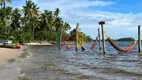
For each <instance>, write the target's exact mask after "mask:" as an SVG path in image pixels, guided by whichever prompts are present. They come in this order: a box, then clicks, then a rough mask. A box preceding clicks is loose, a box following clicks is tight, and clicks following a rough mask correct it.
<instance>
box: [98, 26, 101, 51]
mask: <svg viewBox="0 0 142 80" xmlns="http://www.w3.org/2000/svg"><path fill="white" fill-rule="evenodd" d="M98 37H99V49H100V50H101V39H100V38H101V36H100V29H99V28H98Z"/></svg>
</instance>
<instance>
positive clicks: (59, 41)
mask: <svg viewBox="0 0 142 80" xmlns="http://www.w3.org/2000/svg"><path fill="white" fill-rule="evenodd" d="M58 48H59V50H61V29H60V28H59V29H58Z"/></svg>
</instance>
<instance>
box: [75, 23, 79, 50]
mask: <svg viewBox="0 0 142 80" xmlns="http://www.w3.org/2000/svg"><path fill="white" fill-rule="evenodd" d="M78 27H79V24H78V23H77V24H76V46H75V48H76V52H78V49H77V47H78Z"/></svg>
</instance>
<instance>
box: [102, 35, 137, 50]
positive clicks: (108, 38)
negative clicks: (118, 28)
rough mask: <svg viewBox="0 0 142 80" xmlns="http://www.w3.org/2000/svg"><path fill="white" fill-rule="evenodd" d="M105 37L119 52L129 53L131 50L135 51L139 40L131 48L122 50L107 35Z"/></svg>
mask: <svg viewBox="0 0 142 80" xmlns="http://www.w3.org/2000/svg"><path fill="white" fill-rule="evenodd" d="M104 33H105V32H104ZM105 36H106V38H107V40H108V41H109V43H110V44H111V45H112V46H113V47H114V48H115V49H116V50H118V51H120V52H128V51H130V50H132V49H133V47H134V46H135V45H136V43H137V41H138V39H136V40H135V41H134V42H133V43H132V44H131V45H130V46H128V47H127V48H126V49H125V50H123V49H121V48H120V47H118V46H117V45H116V44H115V43H114V42H113V41H112V39H111V38H110V37H109V36H108V35H107V34H106V33H105Z"/></svg>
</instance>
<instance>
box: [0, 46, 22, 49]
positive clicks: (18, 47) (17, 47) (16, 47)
mask: <svg viewBox="0 0 142 80" xmlns="http://www.w3.org/2000/svg"><path fill="white" fill-rule="evenodd" d="M0 47H2V48H11V49H20V48H21V46H20V45H0Z"/></svg>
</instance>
